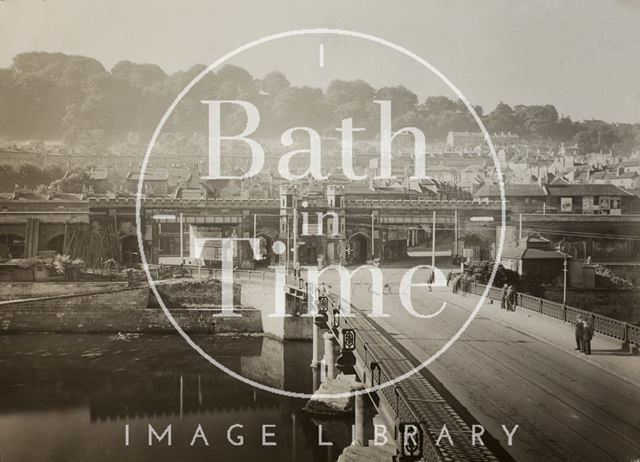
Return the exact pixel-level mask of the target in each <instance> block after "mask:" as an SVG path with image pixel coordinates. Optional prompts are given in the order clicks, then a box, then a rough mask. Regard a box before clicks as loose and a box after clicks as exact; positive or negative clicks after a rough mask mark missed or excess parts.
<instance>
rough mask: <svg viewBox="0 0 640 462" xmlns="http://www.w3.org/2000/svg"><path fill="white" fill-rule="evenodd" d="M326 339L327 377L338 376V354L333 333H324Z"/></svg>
mask: <svg viewBox="0 0 640 462" xmlns="http://www.w3.org/2000/svg"><path fill="white" fill-rule="evenodd" d="M322 338H323V339H324V363H325V365H326V367H327V375H326V378H327V379H335V378H336V356H335V350H334V340H333V334H331V333H330V332H325V333H324V334H323V335H322Z"/></svg>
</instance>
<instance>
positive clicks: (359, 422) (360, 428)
mask: <svg viewBox="0 0 640 462" xmlns="http://www.w3.org/2000/svg"><path fill="white" fill-rule="evenodd" d="M365 388H366V387H365V386H364V383H362V382H356V384H355V386H354V390H357V391H361V390H364V389H365ZM365 399H366V395H365V394H364V393H359V394H357V395H356V396H355V401H356V402H355V405H354V421H355V422H354V423H355V434H354V435H353V436H354V439H353V443H352V444H354V445H356V446H366V441H367V440H366V439H365V436H364V422H365V407H366V403H365Z"/></svg>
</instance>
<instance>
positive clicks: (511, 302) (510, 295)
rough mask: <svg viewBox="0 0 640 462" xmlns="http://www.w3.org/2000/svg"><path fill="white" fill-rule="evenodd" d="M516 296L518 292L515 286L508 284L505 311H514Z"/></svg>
mask: <svg viewBox="0 0 640 462" xmlns="http://www.w3.org/2000/svg"><path fill="white" fill-rule="evenodd" d="M517 298H518V292H517V291H516V288H515V287H513V286H512V285H509V287H508V288H507V311H515V310H516V302H517Z"/></svg>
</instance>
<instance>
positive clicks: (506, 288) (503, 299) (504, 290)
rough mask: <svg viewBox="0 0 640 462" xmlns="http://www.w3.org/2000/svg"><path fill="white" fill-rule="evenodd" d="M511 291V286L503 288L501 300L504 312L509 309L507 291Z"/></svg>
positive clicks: (506, 285)
mask: <svg viewBox="0 0 640 462" xmlns="http://www.w3.org/2000/svg"><path fill="white" fill-rule="evenodd" d="M508 290H509V285H508V284H505V285H504V287H502V300H500V308H501V309H503V310H506V309H507V291H508Z"/></svg>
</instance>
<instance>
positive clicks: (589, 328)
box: [447, 272, 593, 355]
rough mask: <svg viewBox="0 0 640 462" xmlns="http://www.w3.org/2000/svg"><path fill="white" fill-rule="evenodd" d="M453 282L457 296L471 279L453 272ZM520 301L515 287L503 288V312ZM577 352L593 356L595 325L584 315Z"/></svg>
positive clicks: (579, 320) (579, 319)
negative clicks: (592, 340)
mask: <svg viewBox="0 0 640 462" xmlns="http://www.w3.org/2000/svg"><path fill="white" fill-rule="evenodd" d="M451 281H453V286H452V290H453V293H454V294H456V293H458V292H459V291H460V290H462V291H465V290H468V289H467V287H466V286H467V285H468V284H469V279H468V278H467V277H466V275H464V274H459V275H455V274H454V273H453V272H449V273H448V274H447V285H449V283H450V282H451ZM517 300H518V291H517V290H516V288H515V287H514V286H513V285H510V284H505V285H504V286H503V287H502V300H501V306H500V308H502V309H503V310H507V311H515V310H516V305H517ZM575 334H576V350H578V351H581V352H583V353H584V354H586V355H590V354H591V339H593V325H592V324H591V323H590V322H589V320H588V319H587V318H586V317H585V316H584V315H578V316H577V317H576V330H575Z"/></svg>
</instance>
